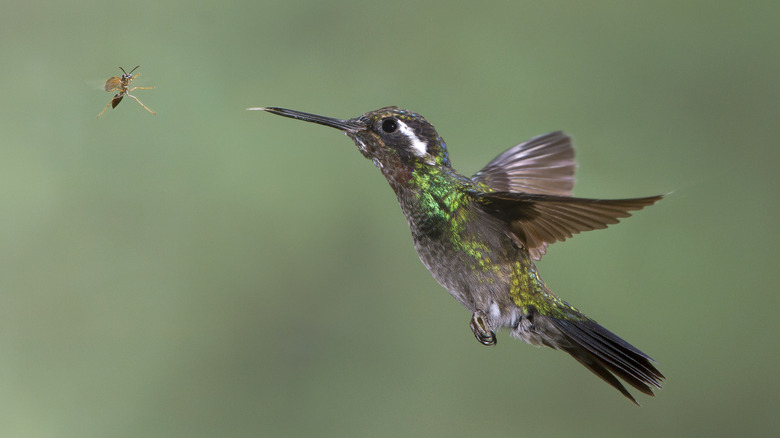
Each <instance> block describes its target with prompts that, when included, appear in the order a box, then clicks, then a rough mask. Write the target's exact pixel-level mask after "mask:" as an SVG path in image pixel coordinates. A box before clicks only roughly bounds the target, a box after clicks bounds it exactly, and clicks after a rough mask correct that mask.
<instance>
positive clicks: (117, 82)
mask: <svg viewBox="0 0 780 438" xmlns="http://www.w3.org/2000/svg"><path fill="white" fill-rule="evenodd" d="M105 88H106V91H115V90H119V89H120V88H122V79H119V78H118V77H116V76H114V77H112V78H109V79H108V80H107V81H106V87H105Z"/></svg>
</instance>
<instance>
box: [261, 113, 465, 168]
mask: <svg viewBox="0 0 780 438" xmlns="http://www.w3.org/2000/svg"><path fill="white" fill-rule="evenodd" d="M248 109H250V110H263V111H268V112H270V113H273V114H277V115H280V116H284V117H290V118H293V119H297V120H303V121H305V122H312V123H317V124H320V125H325V126H330V127H332V128H336V129H339V130H341V131H343V132H344V133H345V134H347V136H349V138H351V139H352V140H353V141H354V142H355V144H356V145H357V147H358V149H360V152H361V153H362V154H363V155H364V156H365V157H366V158H368V159H369V160H371V161H373V162H374V165H376V166H377V167H379V168H380V169H381V170H382V173H384V174H385V175H386V176H388V177H389V175H391V174H396V173H398V172H399V171H405V172H402V173H411V172H413V171H415V170H418V171H420V170H424V169H425V168H426V167H437V168H439V167H450V160H449V156H448V154H447V145H446V144H445V143H444V140H442V138H441V137H439V134H438V133H437V132H436V129H434V127H433V125H431V124H430V123H428V121H427V120H425V118H423V117H422V116H421V115H419V114H416V113H413V112H411V111H407V110H403V109H399V108H396V107H394V106H390V107H386V108H380V109H378V110H375V111H369V112H367V113H365V114H363V115H362V116H360V117H356V118H353V119H347V120H341V119H334V118H330V117H323V116H318V115H315V114H309V113H304V112H300V111H294V110H289V109H285V108H274V107H269V108H248Z"/></svg>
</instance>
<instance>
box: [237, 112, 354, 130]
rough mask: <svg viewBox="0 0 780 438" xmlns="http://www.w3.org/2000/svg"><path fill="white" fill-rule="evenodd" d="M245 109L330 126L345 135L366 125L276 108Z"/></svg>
mask: <svg viewBox="0 0 780 438" xmlns="http://www.w3.org/2000/svg"><path fill="white" fill-rule="evenodd" d="M247 109H248V110H250V111H268V112H269V113H271V114H276V115H278V116H283V117H289V118H291V119H296V120H303V121H304V122H311V123H317V124H319V125H324V126H330V127H331V128H336V129H339V130H341V131H344V132H346V133H354V132H357V131H362V130H364V129H366V125H365V124H364V123H361V122H359V121H357V120H355V119H352V120H341V119H334V118H331V117H325V116H318V115H316V114H309V113H304V112H301V111H295V110H291V109H286V108H277V107H258V108H247Z"/></svg>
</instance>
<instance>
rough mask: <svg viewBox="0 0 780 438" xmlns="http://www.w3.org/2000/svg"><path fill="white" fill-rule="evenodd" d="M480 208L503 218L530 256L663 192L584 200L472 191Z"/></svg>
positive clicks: (621, 215)
mask: <svg viewBox="0 0 780 438" xmlns="http://www.w3.org/2000/svg"><path fill="white" fill-rule="evenodd" d="M473 196H474V198H475V199H476V200H477V201H478V202H479V203H480V205H481V206H482V208H483V210H485V211H486V212H488V213H490V214H492V215H493V216H496V217H498V218H500V219H502V220H504V221H506V222H507V223H508V224H509V225H510V227H511V230H512V233H513V234H514V235H515V237H516V238H517V239H518V240H519V241H520V242H521V243H522V244H523V246H525V247H526V248H527V249H528V251H529V253H530V254H531V257H533V258H534V259H536V260H539V259H540V258H541V257H542V255H543V254H544V253H545V250H546V246H547V245H549V244H552V243H555V242H558V241H563V240H566V239H567V238H569V237H572V236H573V235H574V234H577V233H581V232H583V231H590V230H598V229H602V228H606V227H607V226H608V225H611V224H616V223H618V222H619V218H624V217H629V216H631V214H630V213H629V211H634V210H641V209H642V208H644V207H647V206H648V205H652V204H654V203H656V202H657V201H658V200H660V199H661V198H662V197H663V195H657V196H649V197H646V198H632V199H584V198H570V197H565V196H548V195H536V194H526V193H512V192H489V193H473Z"/></svg>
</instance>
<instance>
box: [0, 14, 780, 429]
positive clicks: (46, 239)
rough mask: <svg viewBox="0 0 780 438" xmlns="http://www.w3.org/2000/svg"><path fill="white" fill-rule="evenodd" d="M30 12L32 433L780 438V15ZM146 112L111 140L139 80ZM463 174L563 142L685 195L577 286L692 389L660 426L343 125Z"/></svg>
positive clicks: (11, 47)
mask: <svg viewBox="0 0 780 438" xmlns="http://www.w3.org/2000/svg"><path fill="white" fill-rule="evenodd" d="M3 9H4V12H3V14H2V16H1V17H0V56H1V57H2V60H3V69H2V71H3V80H2V82H0V96H2V104H1V105H0V129H2V140H1V141H2V145H1V146H0V203H1V204H0V205H2V209H0V224H2V226H0V387H2V391H0V394H1V395H0V435H2V436H6V437H54V436H56V437H80V438H83V437H106V436H110V437H113V438H120V437H132V438H135V437H139V436H148V437H168V436H187V437H214V436H220V437H228V436H304V435H316V436H323V437H329V436H334V437H343V436H431V437H436V436H442V437H443V436H470V435H471V436H473V435H481V436H510V435H511V436H518V435H520V434H522V435H524V436H572V435H576V436H594V437H613V436H614V437H625V436H627V435H631V436H634V437H650V436H653V437H655V436H658V437H660V436H710V437H720V436H723V437H726V436H735V435H736V436H777V435H778V434H780V424H779V421H778V420H777V415H776V413H775V409H776V403H775V402H774V399H775V398H776V394H777V393H778V391H780V383H778V379H777V378H776V366H777V363H778V361H780V348H779V346H780V343H778V341H777V337H776V336H777V333H778V330H779V329H780V323H778V320H777V317H776V313H775V312H777V310H778V304H780V303H779V302H778V301H779V300H778V294H777V284H778V280H779V279H780V274H778V269H777V261H778V249H777V248H778V245H779V244H780V239H778V232H777V218H778V216H779V215H780V203H778V201H777V193H778V191H780V178H778V177H777V170H776V166H777V162H778V158H780V153H779V152H778V150H779V148H778V147H777V144H776V143H777V136H776V133H775V132H774V128H773V127H774V126H776V125H777V122H776V120H777V115H778V110H779V109H780V108H778V102H780V99H779V97H780V91H779V90H780V86H778V85H779V84H778V71H779V70H780V46H779V45H778V40H779V38H780V31H779V30H778V26H777V17H778V14H779V13H780V7H779V6H778V3H777V2H749V3H739V2H734V3H729V2H704V1H690V2H670V1H666V2H652V3H637V2H630V3H626V2H615V1H599V2H566V1H564V2H494V3H488V4H485V3H484V2H479V3H476V2H405V1H401V2H391V3H371V2H357V1H332V2H286V1H285V2H282V1H265V2H262V1H261V2H225V3H218V2H217V3H215V2H182V1H169V2H150V1H143V0H142V1H138V2H132V3H122V4H120V3H105V2H94V1H79V0H75V1H73V2H63V3H53V2H35V1H30V2H14V3H13V4H7V5H6V7H4V8H3ZM138 64H140V65H141V67H140V68H139V70H138V71H140V72H141V76H139V77H138V79H136V83H135V85H138V86H152V85H153V86H155V87H156V88H155V89H153V90H138V91H137V93H136V95H137V96H138V97H139V98H140V99H141V100H142V101H143V102H144V103H145V104H146V105H148V106H149V107H150V108H152V109H153V110H155V111H156V112H157V114H158V115H157V116H152V115H150V114H149V113H147V112H146V111H144V110H143V108H141V107H140V106H139V105H138V104H137V103H136V102H134V101H132V100H130V99H125V101H124V102H123V103H122V104H121V105H119V106H118V107H117V108H116V109H113V110H109V111H107V112H106V113H105V114H104V115H103V116H102V117H101V118H100V119H96V118H95V117H96V115H97V113H98V112H99V111H100V109H101V108H103V106H104V105H105V104H106V103H107V102H108V101H109V99H110V98H111V94H109V93H106V92H105V91H103V90H102V85H103V83H104V82H105V80H106V79H108V78H109V77H110V76H114V75H116V74H118V73H119V70H118V69H117V66H123V67H125V68H132V67H134V66H135V65H138ZM263 105H277V106H285V107H289V108H294V109H299V110H303V111H309V112H316V113H321V114H324V115H330V116H334V117H352V116H357V115H359V114H362V113H363V112H365V111H369V110H372V109H376V108H379V107H381V106H385V105H398V106H401V107H405V108H409V109H412V110H414V111H417V112H419V113H421V114H423V115H425V116H426V117H427V118H428V120H430V121H431V122H432V123H433V124H434V125H435V126H436V127H437V129H438V130H439V132H440V133H441V134H442V136H443V137H444V138H445V140H446V141H447V143H448V145H449V147H450V152H451V157H452V159H453V162H454V165H455V166H456V167H457V168H458V169H460V170H461V171H463V172H465V173H473V172H474V171H476V170H477V169H479V168H480V167H481V166H482V165H484V164H485V163H487V162H488V161H489V160H490V159H492V158H493V157H494V156H495V155H497V154H498V153H500V152H501V151H503V150H504V149H506V148H508V147H510V146H512V145H513V144H515V143H518V142H520V141H522V140H525V139H527V138H530V137H531V136H534V135H538V134H542V133H545V132H548V131H551V130H556V129H563V130H565V131H566V132H568V133H570V134H572V135H573V136H574V137H575V141H576V146H577V151H578V160H579V163H580V169H579V171H578V185H577V188H576V189H575V194H577V195H579V196H589V197H622V196H626V197H627V196H642V195H651V194H655V193H659V192H661V193H663V192H672V195H671V196H669V197H668V198H667V199H666V200H664V201H663V202H661V203H660V204H658V205H657V206H654V207H652V208H650V209H648V210H647V211H643V212H641V213H639V214H637V215H636V217H634V218H631V219H629V220H627V221H625V222H624V223H623V224H621V225H618V226H615V227H612V228H611V229H610V230H608V231H599V232H594V233H586V234H585V235H582V236H578V237H577V238H575V239H573V240H571V241H569V242H566V243H562V244H557V245H554V246H553V247H551V248H550V251H549V255H548V256H547V257H545V260H544V261H543V262H542V263H540V270H541V272H542V274H543V275H544V277H545V279H546V280H547V282H548V284H550V286H551V287H552V288H553V289H554V290H556V291H557V292H558V293H559V295H560V296H561V297H563V298H564V299H566V300H568V301H570V302H572V303H573V304H575V305H577V306H578V307H580V308H581V309H582V310H584V311H585V312H586V313H588V314H589V315H590V316H592V317H593V318H595V319H597V320H598V321H599V322H601V323H602V324H603V325H605V326H606V327H608V328H610V329H611V330H613V331H615V332H617V333H618V334H620V335H621V336H624V337H625V338H626V339H628V340H629V341H631V342H632V343H634V344H635V345H637V346H638V347H640V348H642V349H643V350H645V351H647V352H648V353H649V354H651V355H652V356H653V357H654V358H655V359H657V360H658V361H659V363H660V368H661V369H662V370H663V372H664V373H665V374H666V375H667V377H668V380H667V382H666V388H665V389H664V390H662V391H660V392H659V394H658V396H657V397H656V398H654V399H653V398H648V397H642V398H640V402H641V403H643V405H644V406H643V407H642V408H641V409H639V408H636V407H635V406H632V405H631V404H630V403H628V402H626V400H625V399H623V397H621V396H620V394H618V393H617V392H615V391H614V390H612V389H611V388H609V387H608V386H607V385H605V384H604V383H603V382H601V381H600V380H598V379H596V378H594V377H593V376H592V375H590V374H589V373H588V372H587V371H586V370H585V369H584V368H582V367H581V366H580V365H579V364H577V363H576V362H575V361H573V360H571V359H570V358H568V357H567V356H566V355H564V354H562V353H560V352H555V351H552V350H546V349H535V348H531V347H529V346H527V345H525V344H523V343H521V342H518V341H514V340H511V339H510V338H509V337H508V336H507V335H506V333H499V337H500V340H501V342H499V344H498V346H497V347H496V348H485V347H482V346H480V345H478V343H477V342H475V341H474V339H473V336H472V334H471V332H470V331H469V329H468V320H469V316H470V315H469V314H468V313H467V312H466V311H465V310H464V309H463V308H461V307H460V306H459V305H458V303H456V302H455V301H454V300H453V299H451V298H450V297H449V296H448V295H447V293H446V292H445V291H444V290H443V289H441V288H440V287H439V286H438V285H437V284H436V283H435V282H434V281H433V279H432V278H430V276H429V275H428V273H427V272H426V271H425V269H424V268H423V267H422V265H421V264H420V263H419V261H418V260H417V257H416V255H415V253H414V250H413V248H412V244H411V239H410V238H409V235H408V230H407V228H406V223H405V221H404V220H403V217H402V215H401V214H400V212H399V208H398V206H397V205H396V201H395V197H394V196H393V194H392V192H391V191H390V190H389V188H388V187H387V185H386V183H385V182H384V180H383V178H382V177H381V175H380V174H379V172H377V171H376V169H374V168H373V166H372V165H371V163H370V162H368V161H366V160H365V159H363V158H362V157H361V156H360V154H359V153H357V151H356V150H355V147H354V145H352V144H351V142H350V141H349V140H348V139H347V138H345V137H343V136H342V135H339V134H338V133H337V132H335V131H333V130H329V129H325V128H322V127H319V126H314V125H307V124H303V123H299V122H295V121H291V120H285V119H281V118H278V117H274V116H271V115H269V114H265V113H258V112H249V111H245V110H244V108H246V107H250V106H263Z"/></svg>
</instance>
